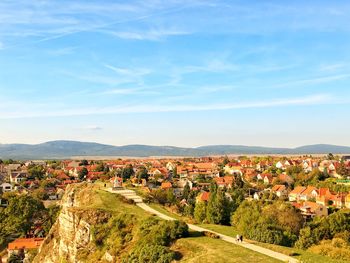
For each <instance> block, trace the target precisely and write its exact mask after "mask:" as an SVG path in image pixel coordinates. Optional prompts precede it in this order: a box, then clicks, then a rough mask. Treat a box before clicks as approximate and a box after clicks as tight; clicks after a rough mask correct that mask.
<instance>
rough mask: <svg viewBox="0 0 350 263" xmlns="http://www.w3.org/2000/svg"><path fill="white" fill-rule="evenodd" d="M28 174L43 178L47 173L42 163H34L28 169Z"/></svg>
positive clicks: (39, 178) (34, 177)
mask: <svg viewBox="0 0 350 263" xmlns="http://www.w3.org/2000/svg"><path fill="white" fill-rule="evenodd" d="M28 175H29V177H30V178H32V179H38V180H42V179H43V178H44V175H45V169H44V167H42V166H41V165H33V166H30V167H29V169H28Z"/></svg>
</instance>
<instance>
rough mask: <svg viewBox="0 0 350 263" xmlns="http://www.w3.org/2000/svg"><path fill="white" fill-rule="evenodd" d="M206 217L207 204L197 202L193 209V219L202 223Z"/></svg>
mask: <svg viewBox="0 0 350 263" xmlns="http://www.w3.org/2000/svg"><path fill="white" fill-rule="evenodd" d="M206 215H207V204H206V202H198V203H197V204H196V206H195V208H194V219H195V220H196V221H197V222H198V223H202V222H203V221H204V220H205V218H206Z"/></svg>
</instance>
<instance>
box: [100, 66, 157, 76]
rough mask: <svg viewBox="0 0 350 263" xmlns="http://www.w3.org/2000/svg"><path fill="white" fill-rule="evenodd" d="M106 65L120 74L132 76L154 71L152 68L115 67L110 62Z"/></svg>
mask: <svg viewBox="0 0 350 263" xmlns="http://www.w3.org/2000/svg"><path fill="white" fill-rule="evenodd" d="M105 67H106V68H108V69H110V70H112V71H113V72H115V73H117V74H119V75H125V76H132V77H135V76H144V75H148V74H150V73H151V72H152V70H150V69H146V68H121V67H114V66H112V65H108V64H106V65H105Z"/></svg>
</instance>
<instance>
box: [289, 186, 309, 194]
mask: <svg viewBox="0 0 350 263" xmlns="http://www.w3.org/2000/svg"><path fill="white" fill-rule="evenodd" d="M305 189H306V187H304V186H297V187H295V188H294V190H293V191H292V192H290V194H301V193H302V192H304V191H305Z"/></svg>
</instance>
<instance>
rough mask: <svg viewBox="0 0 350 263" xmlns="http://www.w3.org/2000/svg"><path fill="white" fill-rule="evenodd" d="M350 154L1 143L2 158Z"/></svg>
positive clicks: (343, 149)
mask: <svg viewBox="0 0 350 263" xmlns="http://www.w3.org/2000/svg"><path fill="white" fill-rule="evenodd" d="M324 153H334V154H350V147H347V146H336V145H329V144H317V145H307V146H302V147H297V148H271V147H258V146H243V145H211V146H201V147H197V148H181V147H174V146H149V145H125V146H112V145H106V144H99V143H91V142H79V141H51V142H45V143H41V144H34V145H31V144H0V158H2V159H5V158H12V159H63V158H70V157H73V156H130V157H148V156H207V155H225V154H324Z"/></svg>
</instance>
